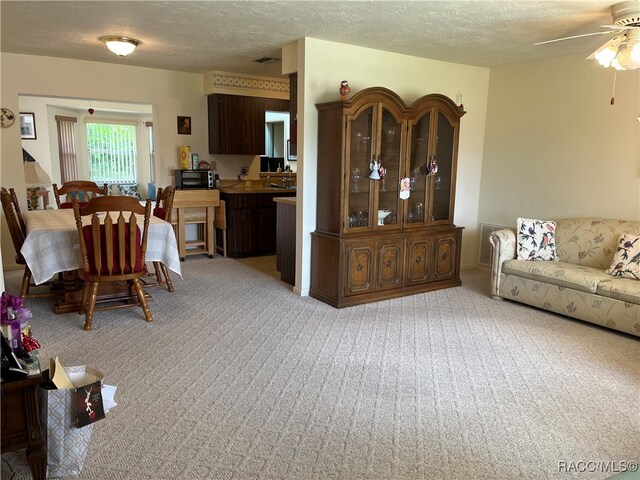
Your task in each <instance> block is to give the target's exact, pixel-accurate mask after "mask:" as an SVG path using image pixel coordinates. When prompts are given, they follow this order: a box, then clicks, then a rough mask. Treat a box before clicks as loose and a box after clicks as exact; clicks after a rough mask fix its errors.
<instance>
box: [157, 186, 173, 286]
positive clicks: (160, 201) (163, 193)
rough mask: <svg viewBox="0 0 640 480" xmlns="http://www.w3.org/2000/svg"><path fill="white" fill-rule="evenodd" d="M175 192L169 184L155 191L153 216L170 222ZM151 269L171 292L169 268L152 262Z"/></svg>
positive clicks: (160, 282)
mask: <svg viewBox="0 0 640 480" xmlns="http://www.w3.org/2000/svg"><path fill="white" fill-rule="evenodd" d="M175 192H176V189H175V188H174V187H173V186H171V185H169V186H168V187H166V188H158V192H157V193H156V206H155V208H154V209H153V215H154V216H155V217H158V218H161V219H162V220H164V221H165V222H169V223H171V214H172V211H173V196H174V194H175ZM153 269H154V270H155V272H156V279H157V281H158V284H159V285H164V284H165V283H166V285H167V290H168V291H170V292H173V291H174V288H173V282H171V277H170V276H169V269H168V268H167V266H166V265H165V264H164V263H162V262H153ZM163 278H164V280H163Z"/></svg>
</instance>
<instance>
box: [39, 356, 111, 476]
mask: <svg viewBox="0 0 640 480" xmlns="http://www.w3.org/2000/svg"><path fill="white" fill-rule="evenodd" d="M64 371H65V372H66V373H67V374H68V375H69V377H70V378H72V379H73V380H74V383H76V382H79V383H76V386H79V385H80V386H82V385H81V384H84V385H88V384H91V383H93V382H95V381H98V380H102V377H103V375H102V374H101V373H100V372H98V371H96V370H93V369H91V368H87V367H84V366H79V367H64ZM48 373H49V372H48V371H46V372H43V375H44V376H45V380H46V379H47V377H48ZM83 375H84V376H85V377H86V380H77V379H78V378H79V377H82V376H83ZM38 397H39V401H40V419H41V423H42V425H46V426H47V478H59V477H64V476H71V475H79V474H80V472H81V471H82V467H83V466H84V462H85V459H86V457H87V452H88V450H89V441H90V440H91V432H92V431H93V424H90V425H87V426H85V427H82V428H77V427H76V413H75V408H76V407H75V398H76V391H75V389H71V388H69V389H62V390H47V389H45V388H39V389H38Z"/></svg>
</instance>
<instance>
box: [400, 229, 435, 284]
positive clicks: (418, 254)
mask: <svg viewBox="0 0 640 480" xmlns="http://www.w3.org/2000/svg"><path fill="white" fill-rule="evenodd" d="M431 252H432V247H431V240H430V239H429V238H425V237H409V238H408V239H407V269H406V272H407V274H406V279H405V284H406V285H418V284H420V283H427V282H428V281H429V280H430V277H431V261H430V259H431Z"/></svg>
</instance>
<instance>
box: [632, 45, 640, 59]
mask: <svg viewBox="0 0 640 480" xmlns="http://www.w3.org/2000/svg"><path fill="white" fill-rule="evenodd" d="M630 57H631V60H633V61H634V62H636V63H638V64H640V42H638V43H636V44H635V45H634V46H633V48H632V49H631V55H630Z"/></svg>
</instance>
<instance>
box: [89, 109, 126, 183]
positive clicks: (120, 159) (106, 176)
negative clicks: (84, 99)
mask: <svg viewBox="0 0 640 480" xmlns="http://www.w3.org/2000/svg"><path fill="white" fill-rule="evenodd" d="M87 150H88V152H87V153H88V156H87V158H88V160H89V172H90V176H91V180H92V181H94V182H96V183H97V184H98V185H101V184H103V183H109V184H113V183H117V184H125V183H127V184H132V183H133V184H135V183H137V178H136V154H137V147H136V125H135V124H133V123H126V122H113V121H112V122H109V123H99V122H95V123H93V122H92V123H87Z"/></svg>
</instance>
